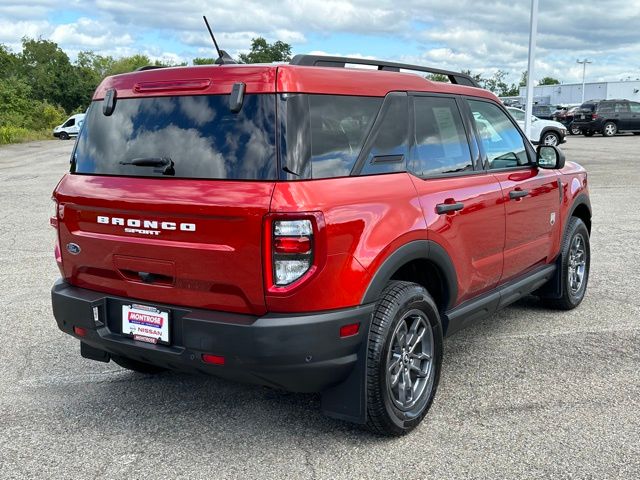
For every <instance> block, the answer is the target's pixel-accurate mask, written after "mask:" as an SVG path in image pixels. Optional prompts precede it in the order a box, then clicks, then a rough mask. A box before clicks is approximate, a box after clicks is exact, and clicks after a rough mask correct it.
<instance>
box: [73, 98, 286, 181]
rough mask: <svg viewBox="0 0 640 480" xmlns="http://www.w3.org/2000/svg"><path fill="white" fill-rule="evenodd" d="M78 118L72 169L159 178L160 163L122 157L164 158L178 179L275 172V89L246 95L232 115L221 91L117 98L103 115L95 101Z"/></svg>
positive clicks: (271, 174)
mask: <svg viewBox="0 0 640 480" xmlns="http://www.w3.org/2000/svg"><path fill="white" fill-rule="evenodd" d="M84 123H85V125H84V128H83V129H82V132H81V134H80V137H79V139H78V143H77V147H76V151H75V156H74V166H73V167H72V171H75V172H76V173H85V174H98V175H125V176H163V175H164V174H163V172H162V171H163V170H164V169H163V168H156V167H153V166H134V165H123V164H122V163H121V162H131V161H132V160H134V159H154V158H156V159H157V158H164V159H167V158H168V159H170V160H171V161H173V164H174V171H175V173H174V175H173V176H174V177H179V178H206V179H209V178H210V179H214V178H215V179H246V180H267V179H275V178H276V176H277V162H276V147H275V138H276V135H275V124H276V120H275V95H268V94H265V95H246V96H245V98H244V104H243V106H242V109H241V110H240V112H238V113H233V112H231V111H230V110H229V97H228V96H227V95H198V96H179V97H154V98H125V99H118V101H117V103H116V107H115V110H114V112H113V114H112V115H111V116H108V117H107V116H105V115H103V113H102V101H97V102H94V103H93V104H92V105H91V107H90V108H89V110H88V112H87V116H86V119H85V122H84ZM165 173H166V171H165Z"/></svg>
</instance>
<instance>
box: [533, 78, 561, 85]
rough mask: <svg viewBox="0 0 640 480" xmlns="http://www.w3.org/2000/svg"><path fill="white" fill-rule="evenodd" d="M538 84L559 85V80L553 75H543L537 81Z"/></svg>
mask: <svg viewBox="0 0 640 480" xmlns="http://www.w3.org/2000/svg"><path fill="white" fill-rule="evenodd" d="M538 85H560V80H558V79H556V78H553V77H543V78H541V79H540V81H539V82H538Z"/></svg>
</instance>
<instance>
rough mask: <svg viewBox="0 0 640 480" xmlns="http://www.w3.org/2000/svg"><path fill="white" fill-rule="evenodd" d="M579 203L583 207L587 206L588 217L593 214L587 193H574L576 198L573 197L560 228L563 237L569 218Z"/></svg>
mask: <svg viewBox="0 0 640 480" xmlns="http://www.w3.org/2000/svg"><path fill="white" fill-rule="evenodd" d="M581 205H584V206H585V207H587V210H589V218H591V216H592V215H593V214H592V212H591V200H590V199H589V195H587V193H586V192H580V193H579V194H578V195H576V198H574V199H573V203H572V205H571V208H569V211H568V213H567V218H565V224H564V228H563V229H562V235H563V238H564V234H565V233H566V230H567V225H569V219H570V218H571V217H573V214H574V213H575V211H576V209H577V208H578V207H579V206H581Z"/></svg>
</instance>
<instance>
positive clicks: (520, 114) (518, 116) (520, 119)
mask: <svg viewBox="0 0 640 480" xmlns="http://www.w3.org/2000/svg"><path fill="white" fill-rule="evenodd" d="M509 113H510V114H511V116H512V117H513V118H515V119H516V121H517V122H524V115H525V113H524V112H523V111H521V110H516V109H514V108H510V109H509Z"/></svg>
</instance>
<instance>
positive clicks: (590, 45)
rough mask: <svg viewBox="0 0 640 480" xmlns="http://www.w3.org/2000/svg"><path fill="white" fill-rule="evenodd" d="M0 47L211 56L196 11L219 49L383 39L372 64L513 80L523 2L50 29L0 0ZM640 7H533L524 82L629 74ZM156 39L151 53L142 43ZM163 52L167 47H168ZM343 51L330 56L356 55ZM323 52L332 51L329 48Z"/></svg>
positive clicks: (150, 19)
mask: <svg viewBox="0 0 640 480" xmlns="http://www.w3.org/2000/svg"><path fill="white" fill-rule="evenodd" d="M0 3H1V4H0V42H1V43H5V44H8V45H9V46H11V47H13V48H15V47H16V46H19V42H20V38H21V37H22V36H30V37H38V36H40V35H42V36H43V37H45V38H51V39H53V40H54V41H57V42H59V43H60V45H61V46H62V47H63V48H64V49H65V51H69V52H70V53H71V54H72V56H73V55H74V54H75V52H77V51H79V50H83V49H93V50H95V51H97V52H99V53H103V54H112V55H113V54H116V55H117V54H130V53H146V54H148V55H150V56H151V57H153V58H154V59H155V58H159V59H167V58H171V59H174V61H183V60H184V59H191V58H193V57H195V56H212V55H213V50H212V47H213V46H212V45H211V41H210V39H209V36H208V34H207V32H206V29H205V28H204V25H203V23H202V18H201V15H202V14H203V13H204V14H206V15H207V17H208V19H209V21H210V22H211V24H212V26H213V29H214V31H215V33H216V37H217V39H218V41H219V43H220V44H221V46H222V48H224V49H225V50H227V51H229V52H230V53H231V54H232V55H236V54H237V53H238V52H246V51H247V49H248V48H249V45H250V42H251V39H252V38H254V37H256V36H263V37H265V38H267V40H269V41H274V40H283V41H285V42H288V43H292V44H294V47H295V48H294V53H302V52H304V51H305V50H306V49H305V48H304V47H305V44H306V43H308V42H309V39H311V38H313V37H315V38H318V37H330V36H331V35H332V34H336V33H350V34H357V35H360V38H363V39H366V38H371V39H372V40H376V39H378V41H377V42H376V43H375V44H376V45H379V44H380V41H379V39H380V38H382V39H390V40H394V41H395V43H394V44H399V43H400V44H402V42H404V44H406V45H407V48H406V49H401V50H400V51H397V52H391V53H389V51H388V50H386V51H385V54H384V56H386V57H389V56H391V57H393V58H391V59H394V60H411V61H415V62H419V63H428V64H431V65H434V66H439V67H446V68H455V69H471V70H472V71H474V72H479V73H483V74H490V73H491V72H495V71H496V70H498V69H501V70H505V71H507V72H508V73H509V74H510V80H511V81H517V80H518V79H519V77H520V74H521V72H522V71H523V70H525V69H526V61H527V42H528V20H529V2H528V1H525V0H520V1H517V2H514V1H509V0H496V1H493V2H478V1H477V0H458V1H456V2H443V1H442V0H405V1H403V2H397V1H391V0H282V1H274V2H264V1H261V0H244V1H243V2H241V3H238V1H237V0H216V2H211V1H210V0H173V1H172V2H157V0H136V1H131V0H67V2H66V3H65V9H66V10H68V11H71V12H79V13H80V15H81V16H82V18H80V19H79V20H77V21H74V22H66V23H62V24H61V25H53V24H52V23H51V22H50V20H49V16H50V15H51V14H52V12H54V11H56V9H58V8H59V6H60V4H59V2H55V1H53V0H31V2H30V3H29V7H28V8H25V6H24V3H23V2H17V1H11V0H0ZM637 25H640V0H609V1H607V2H596V1H588V2H574V3H572V4H570V5H569V4H567V2H559V1H554V2H551V1H546V2H540V16H539V23H538V30H539V35H538V50H537V59H538V60H537V62H536V74H535V77H536V78H541V77H542V76H546V75H551V76H554V77H557V78H560V79H562V80H564V81H576V80H578V79H579V78H581V75H582V71H581V69H580V68H576V64H575V60H576V58H578V57H580V58H584V57H587V58H590V59H593V60H594V63H593V64H592V65H590V66H589V70H588V76H589V78H590V79H594V80H595V79H618V78H625V77H626V76H632V77H633V78H635V77H637V76H640V65H639V64H638V60H637V59H638V58H640V42H639V41H638V40H639V36H638V32H637ZM157 37H161V38H164V39H167V40H168V43H163V44H162V46H159V45H153V44H152V42H149V38H157ZM167 45H170V46H171V48H169V47H168V46H167ZM365 47H366V41H365V40H363V41H361V42H360V44H359V45H358V46H354V45H348V44H347V45H344V46H343V47H342V48H339V49H340V50H342V51H354V50H360V52H359V53H360V54H362V55H363V56H369V55H370V54H376V52H375V51H371V50H366V48H365ZM331 49H332V50H334V49H335V50H338V49H337V48H335V47H333V46H332V48H331Z"/></svg>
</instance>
